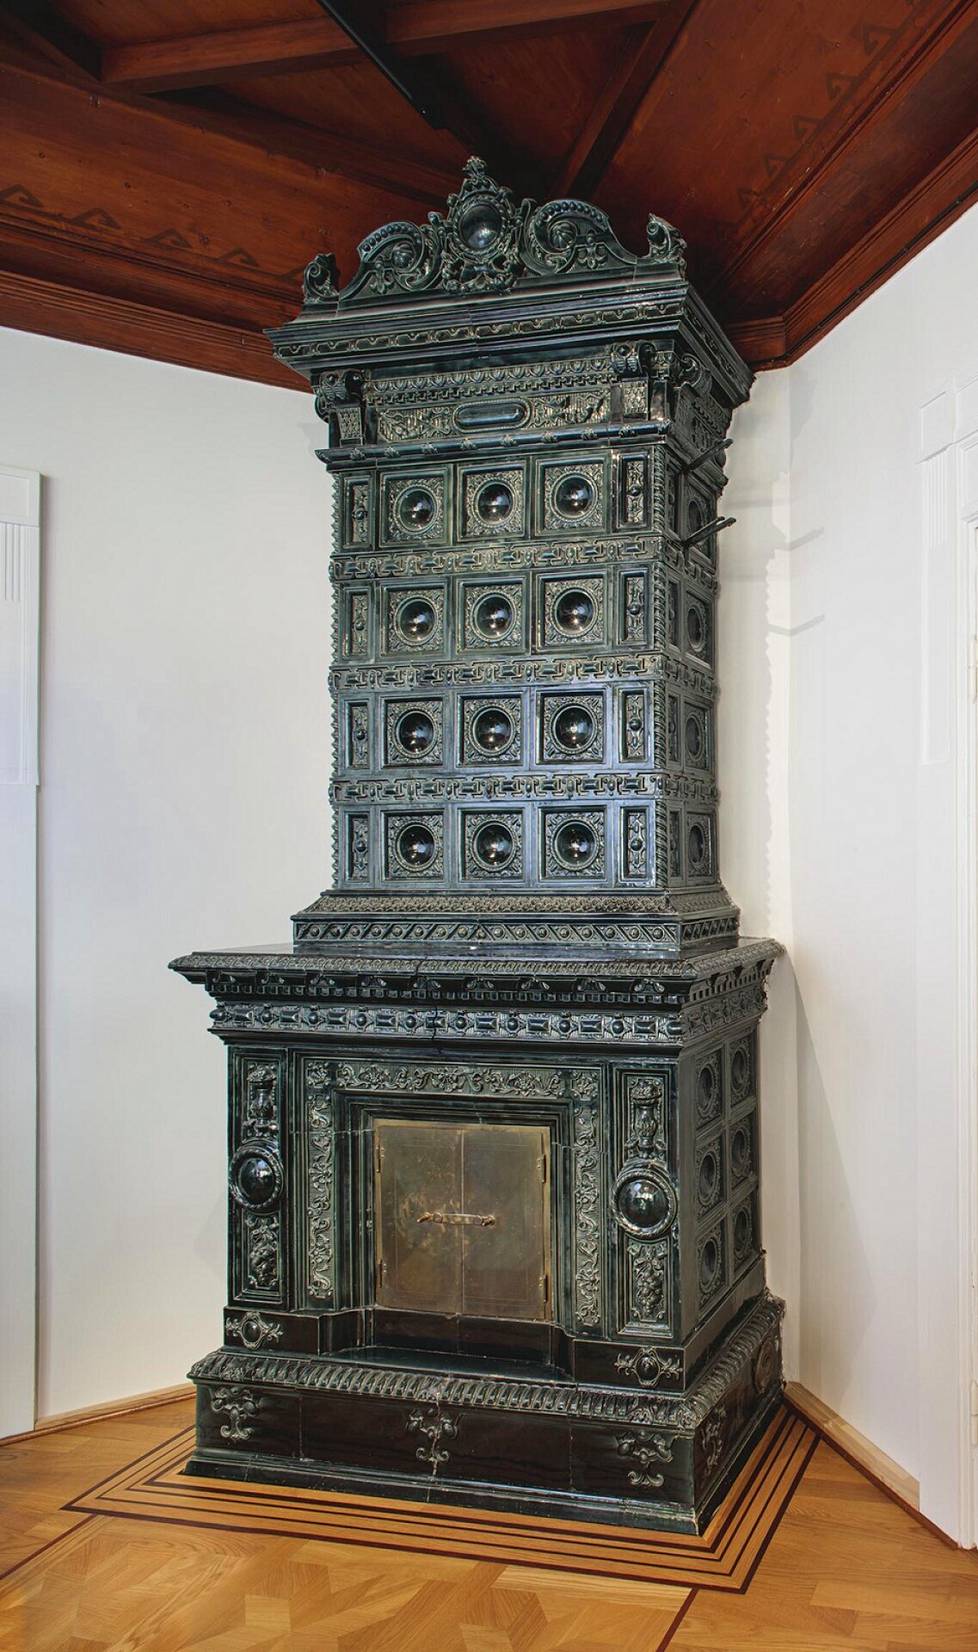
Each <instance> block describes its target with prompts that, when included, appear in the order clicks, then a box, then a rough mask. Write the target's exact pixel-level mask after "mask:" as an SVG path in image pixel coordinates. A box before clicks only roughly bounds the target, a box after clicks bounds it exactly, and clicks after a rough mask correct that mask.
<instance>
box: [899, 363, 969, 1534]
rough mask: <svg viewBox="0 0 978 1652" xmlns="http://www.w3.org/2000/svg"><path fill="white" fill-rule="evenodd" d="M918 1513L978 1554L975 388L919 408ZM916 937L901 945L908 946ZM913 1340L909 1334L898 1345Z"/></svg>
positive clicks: (946, 393) (961, 388) (955, 389)
mask: <svg viewBox="0 0 978 1652" xmlns="http://www.w3.org/2000/svg"><path fill="white" fill-rule="evenodd" d="M921 481H922V487H921V500H922V511H921V529H922V558H921V593H920V595H921V674H922V707H923V714H922V723H921V754H920V770H919V774H920V784H919V789H918V799H917V836H918V844H919V848H918V860H917V919H916V934H917V938H918V948H917V955H916V957H914V956H913V955H912V954H910V955H909V956H908V959H907V967H908V968H910V969H916V973H917V1045H918V1049H917V1097H918V1114H917V1209H916V1226H917V1282H916V1302H917V1370H918V1392H919V1411H918V1452H919V1478H920V1508H921V1512H922V1513H923V1514H924V1515H926V1516H927V1517H928V1518H929V1519H930V1520H932V1521H934V1523H935V1524H936V1525H938V1526H940V1527H941V1528H942V1530H944V1531H946V1532H948V1533H949V1534H950V1535H951V1536H952V1537H954V1538H955V1539H956V1540H957V1541H958V1542H959V1543H961V1544H963V1545H965V1546H966V1547H972V1546H974V1545H975V1544H976V1543H978V1450H976V1447H975V1444H974V1443H973V1439H972V1434H973V1416H972V1413H973V1396H974V1395H975V1393H976V1392H978V1390H976V1388H975V1386H974V1385H975V1384H976V1383H978V378H971V379H965V380H962V381H958V382H957V383H956V384H954V385H949V386H947V387H946V388H945V389H944V390H942V391H941V392H940V394H939V395H937V396H935V397H933V398H932V399H931V400H930V401H929V402H927V403H926V404H925V405H924V406H923V407H922V408H921ZM911 933H912V932H911ZM909 1330H910V1327H909V1326H908V1331H909Z"/></svg>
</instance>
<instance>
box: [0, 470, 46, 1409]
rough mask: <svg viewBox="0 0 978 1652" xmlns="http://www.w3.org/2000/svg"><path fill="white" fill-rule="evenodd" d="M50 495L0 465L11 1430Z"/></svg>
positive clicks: (17, 1380) (19, 1392)
mask: <svg viewBox="0 0 978 1652" xmlns="http://www.w3.org/2000/svg"><path fill="white" fill-rule="evenodd" d="M40 492H41V479H40V476H39V475H38V474H37V472H36V471H30V470H13V469H10V468H8V467H6V466H2V465H0V933H2V935H3V944H2V946H0V1049H2V1057H0V1075H2V1076H0V1142H2V1151H0V1256H2V1257H3V1266H2V1267H0V1347H2V1356H0V1357H2V1371H0V1437H2V1436H5V1435H9V1434H22V1433H25V1432H26V1431H27V1430H28V1429H31V1428H33V1427H34V1420H35V1393H36V1382H35V1370H36V1342H37V1310H36V1300H37V1237H36V1229H37V782H38V761H37V752H38V652H39V650H38V641H39V612H40V607H39V599H40Z"/></svg>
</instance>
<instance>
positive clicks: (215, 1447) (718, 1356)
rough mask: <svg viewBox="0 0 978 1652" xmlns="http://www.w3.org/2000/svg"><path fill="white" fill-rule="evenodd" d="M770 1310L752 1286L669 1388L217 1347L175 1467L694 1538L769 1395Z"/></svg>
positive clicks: (762, 1418) (774, 1379)
mask: <svg viewBox="0 0 978 1652" xmlns="http://www.w3.org/2000/svg"><path fill="white" fill-rule="evenodd" d="M781 1312H782V1305H781V1303H780V1302H778V1301H777V1300H776V1299H774V1298H772V1297H771V1296H769V1295H768V1294H767V1293H765V1294H764V1295H763V1296H761V1297H760V1298H759V1299H758V1300H757V1301H756V1302H754V1303H753V1304H752V1305H751V1306H750V1307H749V1308H748V1309H747V1311H746V1313H745V1314H744V1315H743V1316H742V1317H741V1318H740V1320H739V1321H738V1322H737V1323H736V1324H735V1326H734V1327H733V1329H732V1331H731V1332H730V1333H729V1334H728V1335H727V1336H726V1337H725V1338H724V1340H723V1341H722V1343H721V1344H720V1347H719V1349H718V1350H717V1352H716V1353H715V1354H714V1356H713V1358H712V1359H711V1360H710V1361H709V1363H708V1364H707V1365H706V1367H705V1368H704V1370H703V1372H702V1373H701V1375H700V1376H699V1377H698V1378H697V1379H696V1380H695V1381H694V1382H693V1383H692V1385H691V1386H690V1387H689V1388H688V1389H687V1390H686V1391H685V1392H684V1393H674V1394H670V1393H668V1392H660V1391H657V1390H653V1389H649V1388H647V1389H643V1388H642V1387H641V1385H639V1384H636V1385H635V1386H630V1387H624V1386H622V1387H610V1386H599V1385H596V1384H587V1383H580V1382H573V1381H568V1380H566V1379H563V1380H561V1379H552V1378H551V1379H546V1378H539V1377H533V1378H528V1379H526V1380H522V1379H520V1378H518V1377H514V1376H512V1375H505V1376H494V1375H493V1373H492V1371H491V1368H490V1369H489V1370H488V1371H487V1372H486V1373H485V1374H481V1375H475V1374H473V1373H471V1372H470V1371H462V1372H458V1373H453V1372H452V1371H451V1369H450V1368H446V1369H444V1370H442V1371H438V1372H432V1371H431V1370H430V1369H425V1368H424V1367H421V1366H418V1365H415V1366H412V1363H411V1356H410V1354H409V1353H407V1352H405V1353H404V1354H403V1356H402V1357H401V1358H400V1360H399V1361H398V1362H397V1363H394V1364H392V1363H390V1362H389V1361H386V1362H383V1363H381V1362H380V1361H371V1359H370V1358H369V1355H367V1354H366V1351H365V1354H364V1357H363V1358H362V1359H361V1358H357V1357H350V1356H345V1357H343V1358H322V1357H320V1358H315V1359H303V1358H301V1357H300V1358H297V1357H295V1356H289V1355H276V1354H268V1353H253V1354H241V1353H229V1352H227V1351H218V1352H216V1353H214V1354H211V1355H208V1356H207V1357H206V1359H204V1360H201V1361H200V1362H199V1364H198V1365H197V1366H195V1367H194V1370H193V1372H192V1373H191V1375H192V1376H193V1378H194V1380H195V1382H196V1384H197V1447H196V1450H195V1452H194V1454H193V1456H192V1457H191V1459H190V1461H189V1463H188V1465H187V1469H186V1472H187V1473H188V1474H191V1475H203V1476H209V1477H215V1478H219V1479H233V1480H243V1481H258V1482H261V1483H270V1484H286V1485H292V1486H302V1487H313V1488H318V1489H320V1490H327V1491H336V1492H343V1493H352V1494H366V1495H368V1496H376V1497H384V1498H392V1497H393V1498H405V1499H408V1500H410V1501H413V1502H421V1503H445V1504H450V1505H461V1506H468V1507H475V1508H489V1509H499V1510H504V1511H507V1512H509V1513H517V1514H526V1515H533V1516H540V1517H543V1518H546V1517H552V1518H560V1519H565V1520H587V1521H596V1522H599V1523H603V1524H610V1525H621V1526H635V1527H644V1528H648V1529H653V1530H674V1531H681V1532H693V1533H699V1532H702V1530H703V1529H704V1526H705V1524H706V1522H707V1521H708V1520H709V1518H710V1516H711V1515H712V1514H713V1512H714V1510H715V1509H716V1507H717V1505H718V1503H719V1502H720V1501H721V1499H722V1498H723V1496H724V1495H725V1493H726V1492H727V1490H728V1489H729V1487H730V1486H731V1484H732V1482H733V1480H734V1478H735V1476H736V1474H737V1473H738V1471H739V1469H740V1468H741V1466H742V1464H743V1462H744V1460H745V1457H746V1456H747V1454H748V1452H749V1451H750V1449H751V1448H752V1446H753V1445H754V1443H755V1442H756V1440H757V1439H758V1437H759V1435H760V1434H761V1432H762V1431H763V1429H764V1428H765V1427H766V1425H767V1423H768V1421H769V1420H770V1418H771V1416H772V1415H773V1413H774V1411H775V1410H776V1408H777V1406H778V1405H779V1404H780V1402H781V1396H782V1377H781V1357H780V1336H779V1333H780V1320H781Z"/></svg>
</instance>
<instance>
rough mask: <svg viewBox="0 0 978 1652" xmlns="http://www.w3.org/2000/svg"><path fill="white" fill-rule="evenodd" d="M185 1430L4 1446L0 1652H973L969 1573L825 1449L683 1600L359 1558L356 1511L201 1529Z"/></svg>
mask: <svg viewBox="0 0 978 1652" xmlns="http://www.w3.org/2000/svg"><path fill="white" fill-rule="evenodd" d="M189 1421H190V1405H189V1402H187V1403H183V1404H180V1405H170V1406H162V1407H159V1408H157V1409H155V1410H152V1411H145V1412H140V1413H136V1414H133V1415H131V1416H129V1417H125V1418H118V1419H111V1420H107V1421H103V1422H96V1423H90V1424H86V1425H84V1426H83V1427H79V1428H74V1429H70V1430H67V1431H65V1432H63V1433H60V1434H47V1435H40V1436H37V1437H36V1438H32V1439H28V1440H23V1441H17V1442H14V1443H12V1444H10V1445H8V1446H5V1447H3V1448H2V1449H0V1557H2V1558H0V1573H2V1574H4V1575H3V1576H2V1580H0V1648H2V1649H3V1652H612V1649H614V1652H660V1649H661V1648H664V1647H666V1646H667V1645H668V1646H669V1647H671V1648H674V1649H675V1652H683V1649H684V1652H742V1649H747V1648H751V1649H752V1652H753V1649H761V1652H764V1649H767V1652H774V1649H777V1652H823V1649H825V1652H833V1649H839V1648H850V1649H851V1648H864V1649H866V1652H870V1649H873V1652H929V1649H931V1648H940V1649H942V1652H978V1555H976V1554H975V1553H967V1554H965V1553H961V1552H959V1551H957V1550H955V1549H953V1548H951V1547H949V1546H948V1545H946V1544H944V1543H942V1542H941V1540H940V1539H939V1538H938V1537H936V1536H935V1535H934V1534H933V1533H931V1532H930V1531H928V1530H927V1529H926V1528H925V1527H923V1526H922V1525H920V1524H919V1523H918V1522H917V1521H915V1520H913V1519H912V1517H911V1516H910V1515H908V1514H907V1513H906V1512H905V1511H904V1510H903V1509H902V1508H900V1507H899V1506H898V1505H897V1504H896V1503H894V1502H893V1501H891V1499H889V1498H888V1497H887V1496H886V1495H885V1494H884V1493H883V1492H881V1491H880V1490H879V1489H878V1488H877V1487H876V1486H875V1485H873V1484H872V1483H871V1482H870V1481H869V1480H867V1479H866V1478H865V1477H864V1476H863V1475H861V1474H860V1473H859V1472H858V1471H857V1470H856V1469H854V1468H853V1467H852V1466H851V1465H850V1464H849V1463H847V1462H846V1461H845V1460H844V1459H843V1458H841V1457H840V1456H838V1454H837V1453H836V1452H835V1451H834V1450H833V1449H832V1448H831V1447H830V1446H829V1445H827V1444H825V1443H820V1444H819V1445H818V1446H817V1448H816V1449H815V1450H814V1453H813V1454H811V1455H808V1453H807V1451H806V1454H805V1461H804V1462H803V1463H802V1465H801V1466H802V1468H803V1472H802V1473H801V1477H800V1479H798V1478H797V1475H796V1476H795V1480H796V1481H797V1483H796V1484H795V1485H794V1489H793V1492H792V1494H791V1495H790V1497H785V1498H783V1499H782V1503H781V1506H780V1508H779V1515H780V1519H779V1520H778V1521H773V1520H772V1521H771V1522H769V1524H768V1525H767V1526H766V1527H765V1528H764V1531H763V1541H760V1542H759V1549H760V1553H759V1554H755V1555H754V1556H753V1558H752V1561H751V1565H750V1567H748V1568H747V1569H746V1570H743V1571H742V1572H741V1573H740V1575H739V1576H738V1577H736V1578H735V1577H732V1576H731V1577H728V1579H727V1581H726V1582H724V1580H723V1578H722V1576H721V1575H720V1573H719V1572H717V1573H716V1575H715V1576H714V1577H713V1578H712V1579H707V1580H706V1581H705V1582H704V1581H701V1582H700V1583H698V1584H697V1585H696V1586H694V1587H688V1586H687V1585H685V1584H683V1583H679V1582H676V1583H668V1582H660V1581H640V1580H637V1579H629V1578H625V1577H622V1576H617V1577H616V1576H610V1575H601V1574H599V1573H586V1572H581V1571H579V1570H577V1569H575V1570H568V1569H566V1564H567V1563H566V1558H563V1557H560V1556H556V1555H555V1554H554V1553H552V1550H551V1542H552V1539H551V1537H550V1535H549V1533H548V1531H547V1530H545V1529H543V1528H539V1529H538V1531H537V1533H536V1543H535V1558H536V1560H537V1564H532V1563H530V1562H531V1561H532V1559H533V1558H534V1555H533V1554H532V1553H531V1551H530V1549H529V1547H528V1545H527V1542H526V1538H527V1536H528V1535H529V1534H528V1533H527V1532H523V1533H522V1534H521V1535H522V1541H521V1545H520V1547H519V1551H518V1561H516V1560H513V1559H511V1558H510V1559H508V1558H507V1557H506V1554H505V1553H502V1552H500V1553H496V1554H492V1555H490V1556H489V1557H488V1558H487V1557H486V1555H485V1554H483V1553H481V1552H480V1553H479V1554H476V1553H471V1554H469V1553H463V1554H456V1553H435V1552H426V1549H425V1548H424V1547H422V1546H420V1545H421V1544H422V1543H424V1541H425V1539H424V1537H423V1536H420V1535H418V1534H417V1533H415V1534H413V1535H412V1541H413V1543H414V1546H413V1547H407V1546H404V1547H398V1546H394V1545H393V1544H392V1543H391V1542H390V1541H389V1539H390V1536H391V1533H390V1532H388V1533H387V1537H386V1539H385V1537H384V1536H383V1534H378V1535H375V1537H374V1538H373V1539H371V1536H370V1534H369V1532H368V1531H366V1529H364V1528H362V1526H361V1527H357V1526H356V1520H357V1519H361V1517H360V1516H359V1515H355V1511H353V1513H352V1514H351V1520H352V1521H353V1523H352V1524H351V1527H350V1530H349V1531H347V1532H344V1531H343V1529H342V1527H341V1526H340V1525H337V1524H336V1523H332V1524H330V1523H329V1522H326V1524H323V1523H322V1522H320V1521H317V1520H313V1519H311V1517H310V1521H309V1524H308V1525H307V1526H304V1527H303V1526H300V1525H299V1524H297V1523H296V1511H295V1509H292V1510H290V1511H288V1512H287V1520H288V1525H287V1527H286V1529H287V1530H288V1531H289V1533H290V1535H285V1533H284V1532H283V1530H282V1528H281V1527H278V1528H275V1527H274V1524H271V1526H270V1524H269V1523H271V1522H273V1521H274V1516H273V1513H272V1508H273V1505H274V1500H275V1497H276V1495H277V1494H276V1492H274V1491H271V1492H264V1493H263V1496H262V1497H259V1498H257V1499H256V1501H257V1503H258V1505H259V1506H258V1508H257V1510H253V1509H250V1508H243V1507H241V1506H240V1505H239V1509H240V1513H241V1520H240V1522H239V1523H238V1524H236V1525H234V1526H233V1527H232V1528H231V1529H229V1528H228V1526H227V1525H226V1524H225V1523H224V1522H223V1521H220V1520H218V1519H216V1518H214V1519H212V1520H209V1521H208V1520H205V1521H201V1520H200V1519H199V1517H200V1515H201V1509H200V1508H199V1507H198V1508H195V1509H190V1510H181V1508H180V1502H179V1496H178V1495H175V1494H174V1491H173V1482H174V1481H175V1479H176V1476H175V1473H174V1468H175V1466H176V1463H177V1458H178V1455H179V1451H182V1450H183V1449H185V1440H184V1438H183V1434H184V1431H185V1430H186V1428H187V1427H188V1425H189ZM790 1438H791V1437H790V1436H789V1435H788V1434H783V1436H782V1441H781V1446H780V1448H779V1449H778V1453H777V1456H775V1455H774V1454H772V1452H771V1451H769V1453H768V1469H769V1470H771V1467H772V1465H773V1463H774V1462H775V1461H776V1460H779V1461H782V1462H784V1463H787V1462H788V1461H789V1458H790V1452H789V1446H790ZM796 1466H797V1465H796ZM150 1482H152V1483H153V1485H154V1486H155V1488H156V1489H155V1490H153V1491H152V1492H150V1493H148V1492H147V1491H146V1490H145V1488H146V1487H147V1485H148V1484H149V1483H150ZM179 1484H180V1485H182V1486H189V1485H191V1483H190V1482H186V1481H184V1482H180V1483H179ZM222 1489H223V1491H224V1492H226V1491H227V1488H226V1487H224V1488H220V1487H219V1486H218V1484H217V1483H216V1482H205V1483H204V1484H203V1486H200V1485H198V1486H197V1487H196V1489H195V1491H194V1496H195V1497H202V1498H204V1499H205V1500H206V1499H208V1498H210V1497H211V1496H212V1495H213V1496H214V1497H217V1496H218V1495H219V1494H220V1491H221V1490H222ZM252 1489H254V1488H252ZM153 1496H158V1497H159V1498H161V1499H163V1500H164V1501H163V1504H161V1505H160V1507H159V1508H158V1509H157V1511H156V1512H155V1513H154V1511H153V1509H152V1507H151V1498H152V1497H153ZM129 1499H135V1501H127V1500H129ZM113 1500H115V1501H116V1502H117V1503H118V1504H119V1506H118V1507H115V1508H110V1506H109V1505H110V1503H111V1502H112V1501H113ZM167 1500H170V1501H169V1502H167ZM361 1501H362V1500H357V1499H351V1500H350V1502H351V1504H358V1503H360V1502H361ZM314 1502H315V1500H314ZM331 1502H335V1500H330V1499H327V1500H326V1503H325V1504H324V1505H323V1507H326V1506H327V1505H328V1504H330V1503H331ZM387 1507H388V1508H393V1507H394V1505H387ZM93 1509H101V1511H102V1512H92V1510H93ZM188 1512H189V1514H190V1517H191V1518H195V1519H197V1520H198V1523H195V1524H184V1523H183V1519H184V1515H185V1514H186V1513H188ZM402 1514H403V1509H402ZM741 1514H742V1516H743V1508H742V1509H741ZM120 1515H122V1516H124V1517H123V1518H120V1517H119V1516H120ZM354 1516H355V1518H354ZM408 1524H409V1522H408ZM561 1524H562V1525H563V1524H569V1523H561ZM527 1525H532V1523H526V1522H524V1526H527ZM581 1529H582V1530H592V1531H593V1530H594V1529H595V1528H581ZM758 1530H760V1528H758ZM351 1531H352V1532H353V1534H354V1535H355V1536H356V1538H357V1540H356V1541H353V1542H351V1541H344V1540H343V1538H344V1536H349V1535H350V1532H351ZM432 1535H433V1537H434V1539H435V1541H439V1535H438V1531H437V1530H434V1531H433V1533H432ZM694 1541H695V1540H694ZM552 1559H557V1560H558V1561H559V1565H552V1564H548V1562H550V1561H551V1560H552ZM562 1568H564V1569H562Z"/></svg>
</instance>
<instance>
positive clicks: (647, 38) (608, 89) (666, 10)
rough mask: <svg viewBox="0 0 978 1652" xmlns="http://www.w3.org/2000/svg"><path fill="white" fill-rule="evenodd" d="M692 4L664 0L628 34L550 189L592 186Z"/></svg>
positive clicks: (570, 191) (571, 191)
mask: <svg viewBox="0 0 978 1652" xmlns="http://www.w3.org/2000/svg"><path fill="white" fill-rule="evenodd" d="M697 3H698V0H666V3H665V4H664V5H662V6H661V7H660V9H659V15H658V17H657V18H656V20H655V21H654V22H653V24H652V26H651V28H649V29H646V30H645V31H644V32H643V33H639V31H638V30H635V31H633V32H632V33H631V37H630V39H628V40H627V41H626V42H625V45H624V48H623V50H622V53H621V56H620V58H619V61H618V63H617V65H616V67H615V68H614V70H613V71H612V73H611V74H610V75H609V76H608V79H607V80H606V82H605V84H604V86H603V87H602V89H601V91H600V93H599V94H598V97H597V99H596V101H595V104H594V107H593V108H592V110H591V113H590V115H589V116H588V119H587V120H586V122H585V123H584V126H583V127H582V128H581V132H580V135H579V137H578V139H577V142H576V143H575V144H574V147H573V149H572V150H571V151H570V153H569V154H568V155H567V156H566V158H565V160H564V163H563V165H562V166H561V169H560V171H559V172H558V173H557V175H556V177H555V178H554V179H553V180H552V182H551V185H550V192H551V193H552V194H554V195H587V194H588V193H589V192H590V191H591V190H593V189H594V186H595V184H596V183H597V182H598V180H599V179H600V177H601V175H602V173H603V172H604V170H605V167H606V166H607V165H608V162H609V161H610V160H611V157H612V155H613V154H614V152H615V150H616V148H617V147H618V144H619V142H620V141H621V138H622V135H623V133H624V132H625V131H626V130H627V128H628V125H629V123H630V121H631V119H632V116H633V115H634V114H635V111H636V109H637V108H638V107H639V105H640V103H641V102H642V101H643V99H644V98H645V96H646V94H647V92H648V90H649V87H650V86H651V85H652V82H653V80H654V79H655V77H656V75H657V74H658V72H659V70H660V69H661V67H662V65H663V63H664V62H665V60H666V58H667V57H668V55H669V53H670V52H671V51H672V48H673V46H674V45H675V43H676V41H677V39H678V37H679V35H680V33H681V31H682V30H683V28H684V27H685V25H686V24H687V23H688V21H689V19H690V16H691V14H692V12H693V11H694V10H695V8H696V5H697Z"/></svg>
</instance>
